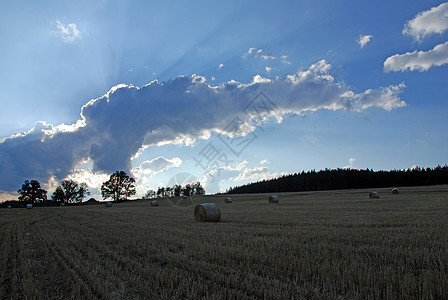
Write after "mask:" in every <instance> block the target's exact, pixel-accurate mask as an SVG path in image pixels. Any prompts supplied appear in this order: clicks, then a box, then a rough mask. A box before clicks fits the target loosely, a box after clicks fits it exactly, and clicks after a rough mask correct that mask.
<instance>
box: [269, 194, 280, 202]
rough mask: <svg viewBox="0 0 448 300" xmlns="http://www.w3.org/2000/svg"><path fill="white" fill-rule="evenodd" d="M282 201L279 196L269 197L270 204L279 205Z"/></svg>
mask: <svg viewBox="0 0 448 300" xmlns="http://www.w3.org/2000/svg"><path fill="white" fill-rule="evenodd" d="M279 201H280V200H279V199H278V196H277V195H272V196H270V197H269V203H278V202H279Z"/></svg>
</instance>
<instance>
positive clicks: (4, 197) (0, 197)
mask: <svg viewBox="0 0 448 300" xmlns="http://www.w3.org/2000/svg"><path fill="white" fill-rule="evenodd" d="M17 197H18V194H17V193H11V192H7V191H2V190H0V203H2V202H5V201H8V200H17Z"/></svg>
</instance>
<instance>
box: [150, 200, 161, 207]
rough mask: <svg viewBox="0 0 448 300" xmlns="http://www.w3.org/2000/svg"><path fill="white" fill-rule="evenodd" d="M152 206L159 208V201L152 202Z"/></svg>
mask: <svg viewBox="0 0 448 300" xmlns="http://www.w3.org/2000/svg"><path fill="white" fill-rule="evenodd" d="M151 206H159V200H152V201H151Z"/></svg>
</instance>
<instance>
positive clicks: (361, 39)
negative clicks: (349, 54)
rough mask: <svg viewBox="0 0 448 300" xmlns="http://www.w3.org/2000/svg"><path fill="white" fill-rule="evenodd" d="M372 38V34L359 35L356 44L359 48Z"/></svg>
mask: <svg viewBox="0 0 448 300" xmlns="http://www.w3.org/2000/svg"><path fill="white" fill-rule="evenodd" d="M372 38H373V35H360V36H359V39H358V44H359V46H360V47H361V48H363V47H364V46H365V45H367V43H368V42H370V40H371V39H372Z"/></svg>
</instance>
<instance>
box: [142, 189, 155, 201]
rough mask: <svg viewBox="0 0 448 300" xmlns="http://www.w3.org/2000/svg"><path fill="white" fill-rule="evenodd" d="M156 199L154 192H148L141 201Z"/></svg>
mask: <svg viewBox="0 0 448 300" xmlns="http://www.w3.org/2000/svg"><path fill="white" fill-rule="evenodd" d="M155 197H156V192H155V191H154V190H148V191H147V192H146V194H145V195H144V196H143V199H152V198H155Z"/></svg>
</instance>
